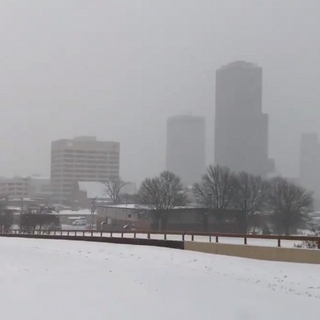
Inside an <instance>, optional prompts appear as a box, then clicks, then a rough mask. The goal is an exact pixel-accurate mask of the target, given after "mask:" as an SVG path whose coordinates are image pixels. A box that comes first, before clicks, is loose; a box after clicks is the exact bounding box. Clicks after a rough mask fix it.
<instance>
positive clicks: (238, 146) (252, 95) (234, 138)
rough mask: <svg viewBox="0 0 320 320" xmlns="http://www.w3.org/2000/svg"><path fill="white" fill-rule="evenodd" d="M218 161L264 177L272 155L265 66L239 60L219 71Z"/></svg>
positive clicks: (270, 165)
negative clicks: (264, 98)
mask: <svg viewBox="0 0 320 320" xmlns="http://www.w3.org/2000/svg"><path fill="white" fill-rule="evenodd" d="M214 158H215V164H218V165H221V166H227V167H229V168H230V169H231V170H234V171H236V172H239V171H246V172H249V173H252V174H258V175H261V176H263V177H265V176H267V175H268V174H269V173H271V172H272V171H274V162H273V160H271V159H269V158H268V115H267V114H264V113H262V68H261V67H258V66H256V65H255V64H252V63H248V62H244V61H237V62H233V63H230V64H228V65H226V66H223V67H221V68H220V69H219V70H217V73H216V113H215V148H214Z"/></svg>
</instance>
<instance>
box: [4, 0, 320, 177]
mask: <svg viewBox="0 0 320 320" xmlns="http://www.w3.org/2000/svg"><path fill="white" fill-rule="evenodd" d="M319 19H320V2H319V0H308V1H301V0H281V1H257V0H254V1H250V0H242V1H241V0H226V1H213V0H186V1H178V0H176V1H175V0H158V1H156V0H154V1H152V0H135V1H133V0H123V1H116V0H114V1H109V0H101V1H98V0H92V1H85V0H68V1H53V0H46V1H40V0H38V1H36V0H34V1H31V0H30V1H25V0H16V1H1V2H0V21H1V50H0V56H1V58H0V68H1V74H2V76H1V77H0V81H1V82H0V84H1V95H0V102H1V115H2V117H1V118H2V121H1V126H0V133H1V136H2V139H1V142H0V150H1V153H0V168H1V170H0V175H5V176H13V175H21V176H26V175H32V174H41V175H45V176H49V175H50V148H51V141H53V140H58V139H72V138H73V137H75V136H83V135H89V136H96V137H97V138H98V139H99V140H106V141H117V142H120V145H121V156H120V159H121V160H120V175H121V177H123V178H124V179H125V180H127V181H135V182H139V181H141V180H142V179H144V178H145V177H148V176H153V175H156V174H158V173H159V172H160V171H162V170H164V169H165V156H166V122H167V118H168V117H172V116H175V115H179V114H185V115H188V114H192V115H196V116H204V117H205V118H206V151H207V152H206V163H207V164H210V163H213V159H214V154H213V152H214V123H215V122H214V119H215V85H216V83H215V81H216V80H215V78H216V70H217V69H219V68H220V67H221V66H222V65H227V64H228V63H230V62H233V61H238V60H244V61H248V62H253V63H256V64H257V65H258V66H259V67H262V68H263V103H262V109H263V112H264V113H266V114H268V115H269V157H270V158H272V159H274V160H275V166H276V171H277V172H279V173H281V174H283V175H285V176H289V177H298V176H299V154H300V139H301V134H302V133H303V132H316V133H318V134H320V90H319V83H320V64H319V61H318V60H319V56H320V43H319V27H318V23H319Z"/></svg>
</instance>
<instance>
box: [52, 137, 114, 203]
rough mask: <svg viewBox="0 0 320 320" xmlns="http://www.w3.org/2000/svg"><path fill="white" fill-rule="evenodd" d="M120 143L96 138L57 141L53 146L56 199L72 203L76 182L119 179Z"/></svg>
mask: <svg viewBox="0 0 320 320" xmlns="http://www.w3.org/2000/svg"><path fill="white" fill-rule="evenodd" d="M119 161H120V143H118V142H107V141H97V140H96V138H95V137H77V138H75V139H73V140H65V139H64V140H58V141H54V142H52V145H51V186H52V193H53V199H54V201H55V202H57V203H59V204H65V205H69V204H70V203H71V198H72V192H73V185H74V183H75V182H76V181H106V180H108V179H113V178H118V177H119Z"/></svg>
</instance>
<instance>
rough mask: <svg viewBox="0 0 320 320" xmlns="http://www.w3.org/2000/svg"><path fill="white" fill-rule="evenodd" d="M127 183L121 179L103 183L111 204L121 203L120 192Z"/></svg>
mask: <svg viewBox="0 0 320 320" xmlns="http://www.w3.org/2000/svg"><path fill="white" fill-rule="evenodd" d="M126 184H127V183H126V182H124V181H123V180H122V179H121V178H116V179H110V180H108V181H105V182H104V185H105V186H106V194H107V195H108V196H109V197H110V199H111V201H112V203H113V204H119V203H121V197H120V192H121V189H122V188H123V187H124V186H125V185H126Z"/></svg>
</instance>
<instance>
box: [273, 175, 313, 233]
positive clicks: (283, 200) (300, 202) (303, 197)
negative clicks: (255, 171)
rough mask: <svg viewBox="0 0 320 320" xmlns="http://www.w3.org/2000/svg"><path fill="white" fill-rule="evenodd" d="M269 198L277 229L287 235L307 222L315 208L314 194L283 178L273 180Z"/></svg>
mask: <svg viewBox="0 0 320 320" xmlns="http://www.w3.org/2000/svg"><path fill="white" fill-rule="evenodd" d="M268 198H269V199H268V201H269V205H270V208H271V209H272V210H273V218H274V223H275V227H276V228H277V229H278V232H279V233H285V234H286V235H289V234H290V232H291V230H292V229H293V228H296V227H298V226H299V224H301V223H302V222H303V221H305V220H306V219H307V213H308V212H310V211H311V210H312V208H313V201H314V199H313V195H312V192H308V191H307V190H306V189H304V188H303V187H301V186H298V185H296V184H294V183H292V182H289V181H288V180H287V179H285V178H282V177H276V178H273V179H272V180H271V183H270V189H269V193H268Z"/></svg>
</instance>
